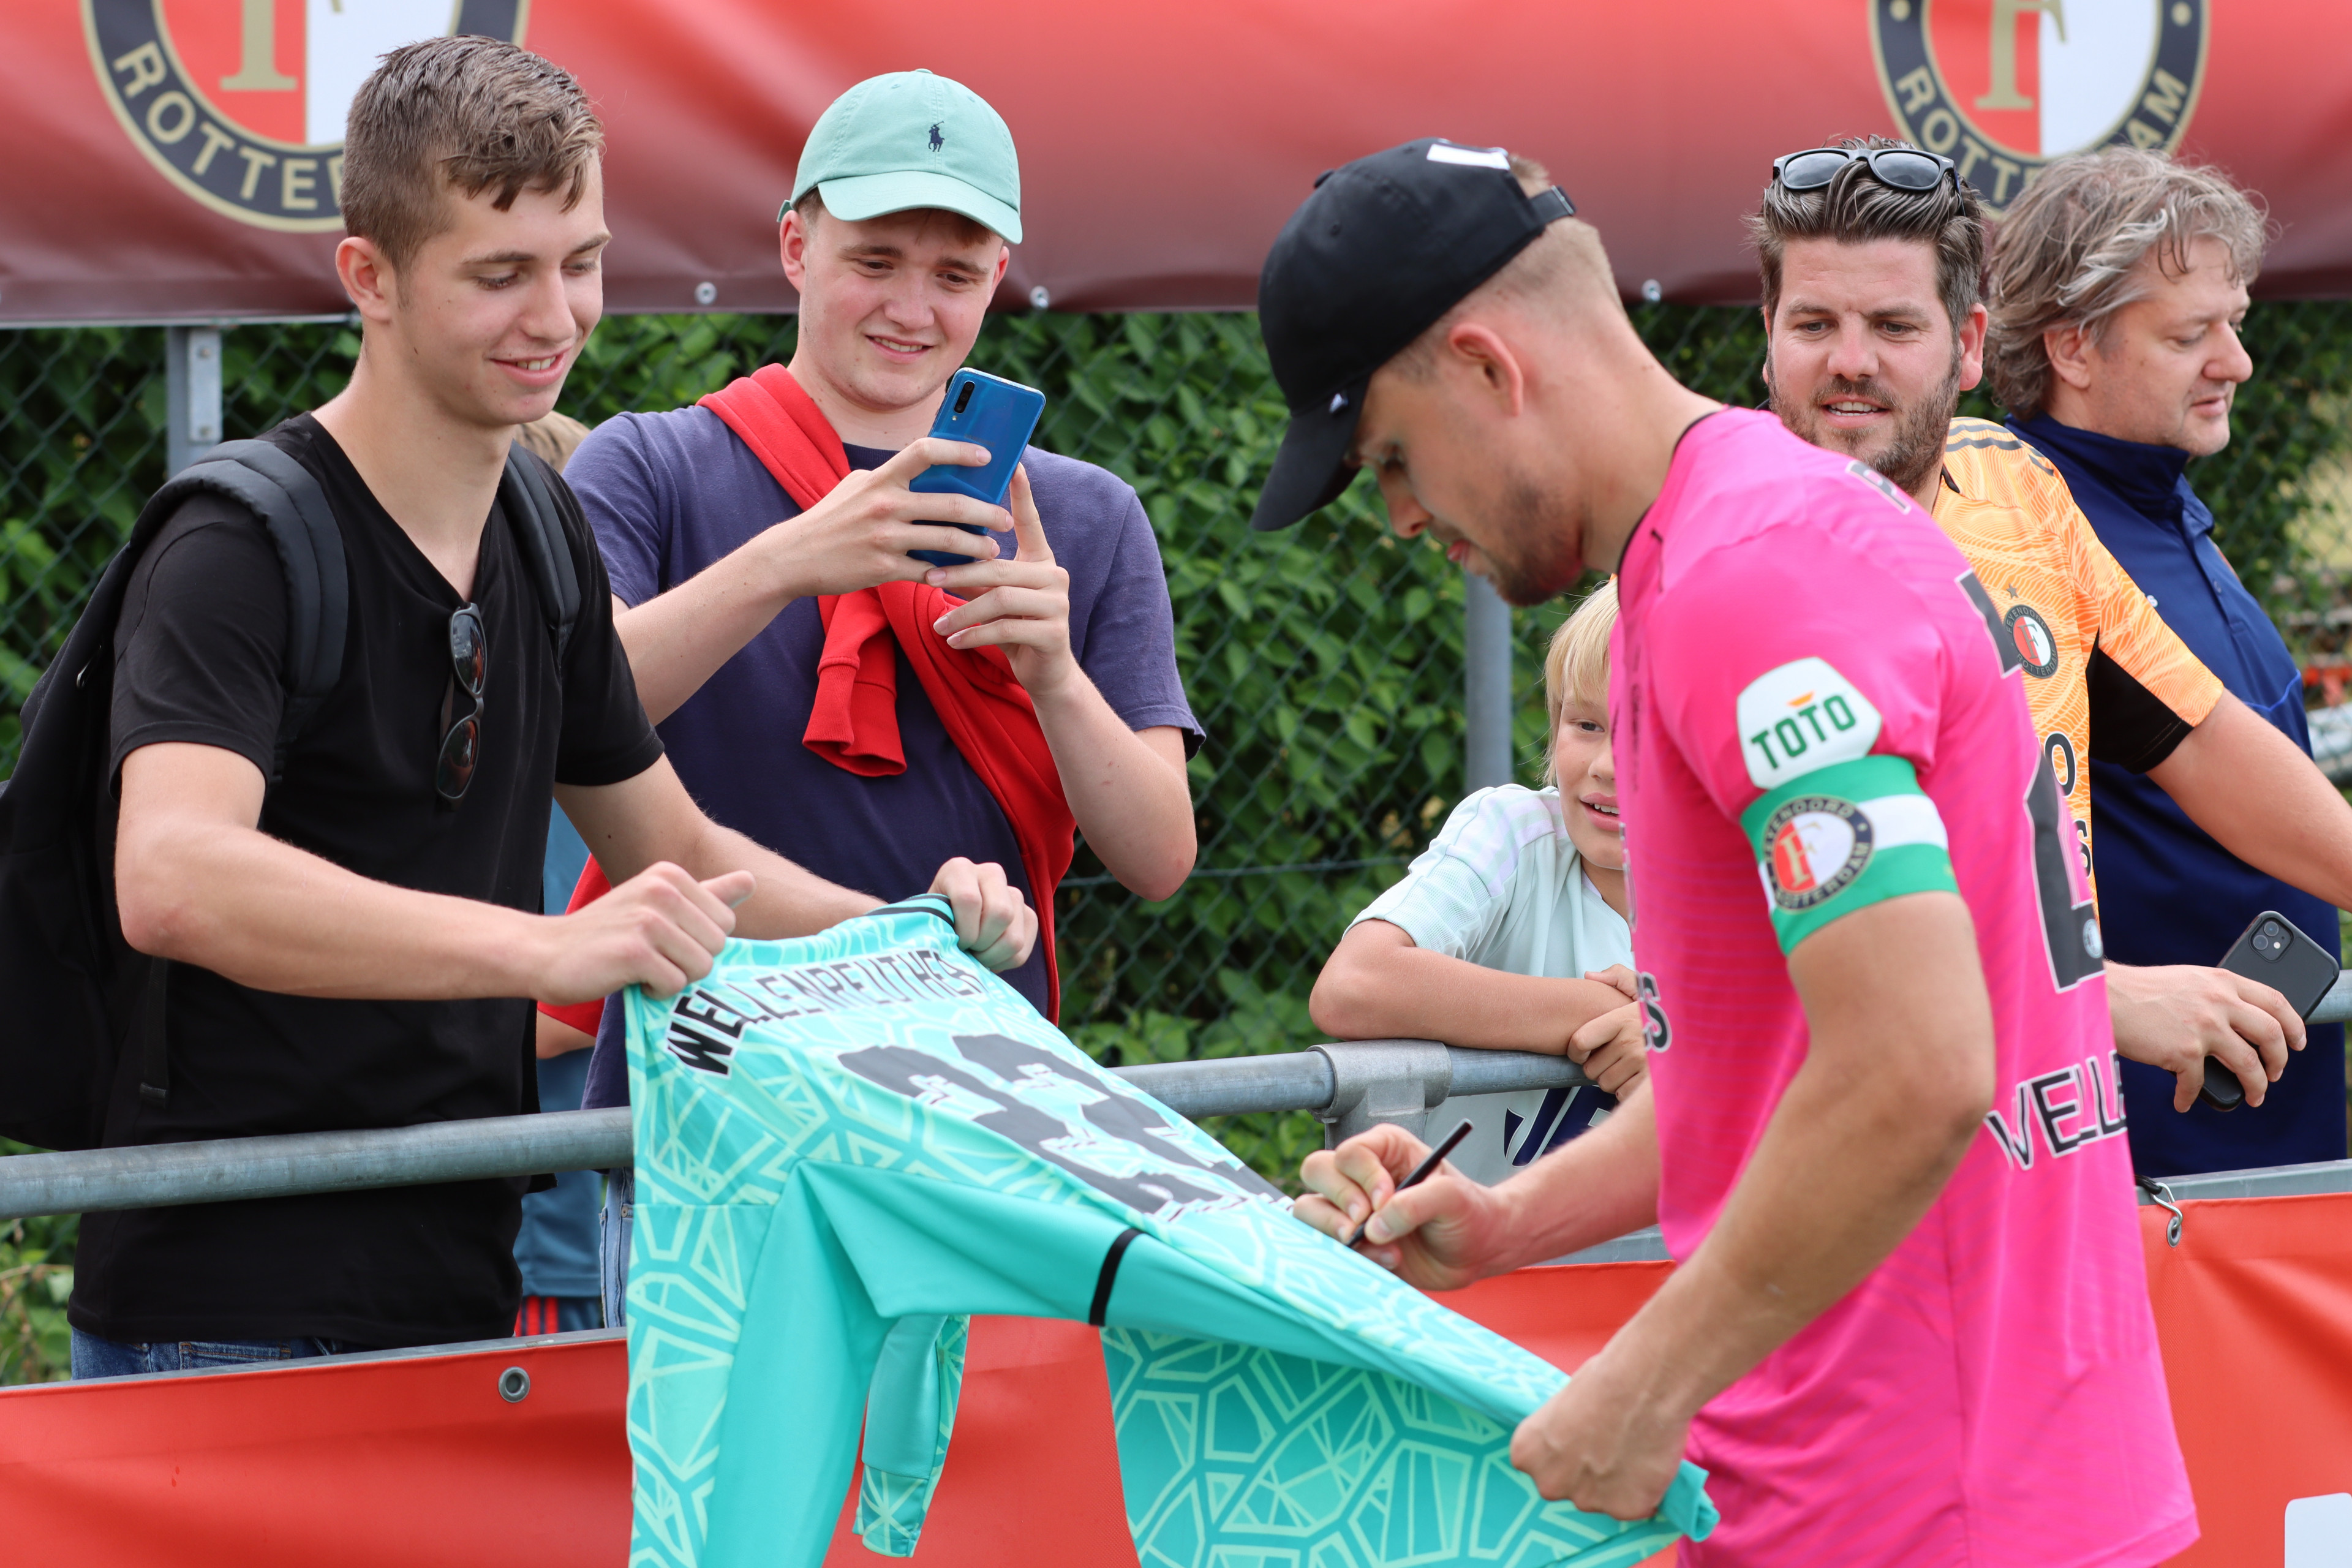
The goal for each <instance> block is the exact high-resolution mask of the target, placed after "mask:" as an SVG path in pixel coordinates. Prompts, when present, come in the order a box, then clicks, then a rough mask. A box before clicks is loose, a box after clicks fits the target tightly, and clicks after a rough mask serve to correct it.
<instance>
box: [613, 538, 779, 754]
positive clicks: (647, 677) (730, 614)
mask: <svg viewBox="0 0 2352 1568" xmlns="http://www.w3.org/2000/svg"><path fill="white" fill-rule="evenodd" d="M794 596H795V595H794V594H793V589H792V587H791V585H790V584H788V583H787V582H786V580H785V574H783V572H782V570H781V569H780V567H779V564H778V563H777V562H776V561H775V560H774V552H773V547H772V545H771V544H770V542H769V539H768V535H767V534H764V533H763V534H761V535H760V536H759V537H757V538H755V539H753V540H751V542H749V543H746V544H744V545H743V546H741V547H740V548H739V549H738V550H736V551H735V552H733V553H732V554H730V555H728V556H726V557H724V558H723V559H720V560H719V561H715V562H713V563H711V564H709V566H706V567H704V568H703V569H702V570H701V571H700V572H698V573H696V574H694V575H693V576H692V577H689V578H688V579H687V580H686V581H685V582H683V583H680V584H678V585H677V587H675V588H672V589H670V590H669V592H667V593H666V594H661V595H656V597H654V598H651V599H648V600H646V602H645V603H644V604H642V605H635V607H631V606H628V605H623V604H622V603H621V602H620V601H619V600H618V599H614V601H613V628H614V630H615V631H616V632H618V633H619V634H620V637H621V646H622V647H624V648H625V649H627V650H628V655H629V671H630V673H631V674H632V675H634V676H635V678H636V682H637V700H639V701H641V702H643V703H644V704H645V705H646V716H647V717H649V718H651V719H652V720H653V721H654V722H655V723H656V724H658V723H660V722H661V721H663V720H665V719H667V718H668V717H669V716H670V715H671V714H672V713H675V712H677V710H678V709H679V708H680V707H682V706H684V705H685V702H686V700H687V699H688V698H689V697H691V696H693V695H694V694H695V693H696V692H697V691H699V690H700V689H702V683H703V682H704V681H706V680H709V679H710V678H711V677H712V676H713V675H716V674H717V673H718V672H719V666H721V665H723V664H725V663H726V662H727V661H728V660H729V659H730V658H734V657H735V656H736V655H737V654H739V653H740V652H742V651H743V647H744V645H745V644H747V643H749V642H750V641H751V639H752V638H753V637H757V636H759V635H760V633H761V631H763V630H765V629H766V627H767V625H768V623H769V622H771V621H772V620H774V619H775V618H776V616H777V615H778V613H779V612H781V611H782V609H783V607H784V606H785V605H788V604H790V603H792V601H793V597H794Z"/></svg>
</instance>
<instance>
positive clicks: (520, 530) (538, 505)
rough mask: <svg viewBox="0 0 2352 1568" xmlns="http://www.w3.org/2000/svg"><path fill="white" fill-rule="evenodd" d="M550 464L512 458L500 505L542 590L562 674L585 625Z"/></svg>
mask: <svg viewBox="0 0 2352 1568" xmlns="http://www.w3.org/2000/svg"><path fill="white" fill-rule="evenodd" d="M550 472H551V470H548V469H547V467H546V464H545V463H544V461H542V460H541V458H537V457H534V456H533V455H532V454H530V453H529V452H526V451H524V450H523V449H522V447H521V446H520V445H519V444H518V445H517V446H515V447H512V448H510V449H509V451H508V453H507V471H506V472H505V473H504V474H503V475H501V476H500V477H499V500H501V501H503V502H505V503H506V511H507V521H508V524H509V526H510V527H512V528H513V530H514V531H515V537H516V538H517V539H519V540H520V541H521V542H522V557H523V560H524V562H525V563H528V564H529V565H530V579H531V583H532V584H533V585H534V586H535V587H537V588H538V590H539V603H540V607H541V609H543V610H545V611H546V612H547V624H548V627H549V629H550V630H551V631H552V632H553V633H554V634H555V660H556V664H557V666H558V667H559V668H561V667H562V662H563V656H564V654H565V653H566V651H568V650H569V649H570V648H571V647H572V626H573V625H574V624H575V623H576V622H578V620H579V619H580V573H579V571H578V569H577V568H576V567H575V566H574V565H573V564H572V542H571V540H569V539H568V538H566V537H565V535H564V531H563V514H562V512H561V511H560V510H557V504H556V500H555V488H554V486H553V485H551V484H550V483H549V482H548V481H549V477H550Z"/></svg>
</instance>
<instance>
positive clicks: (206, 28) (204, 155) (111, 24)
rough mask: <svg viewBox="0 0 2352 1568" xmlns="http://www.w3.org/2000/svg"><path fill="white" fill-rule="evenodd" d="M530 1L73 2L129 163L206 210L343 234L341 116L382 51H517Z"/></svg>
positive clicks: (267, 223) (275, 225) (271, 225)
mask: <svg viewBox="0 0 2352 1568" xmlns="http://www.w3.org/2000/svg"><path fill="white" fill-rule="evenodd" d="M528 5H529V0H454V3H453V0H81V15H82V30H83V32H84V33H85V34H86V35H87V36H88V37H89V55H90V63H91V64H92V65H93V66H94V67H95V68H97V71H98V79H99V80H100V82H102V83H104V84H105V88H106V96H107V101H108V102H109V103H110V104H112V105H113V107H114V113H115V117H116V118H117V119H119V120H121V121H122V128H123V129H124V130H125V131H127V132H130V134H131V140H132V141H134V142H138V143H139V149H140V151H141V152H142V153H146V154H147V157H148V159H149V161H151V162H152V163H154V165H155V166H156V167H157V168H159V169H161V170H162V171H163V174H164V176H165V177H166V178H167V179H169V180H170V181H171V182H172V183H173V184H175V185H177V186H179V187H180V188H181V189H182V190H184V191H185V192H187V193H188V194H189V195H192V196H194V197H195V198H196V200H198V201H200V202H202V203H204V204H205V205H206V206H208V207H211V208H213V209H214V210H215V211H216V212H224V213H226V214H228V215H229V216H231V217H237V218H243V219H244V220H245V221H246V222H247V223H251V224H258V225H260V226H262V227H264V228H280V229H337V228H341V227H342V226H343V218H342V204H341V190H342V182H343V156H342V148H343V116H344V114H345V113H346V112H347V111H348V110H350V108H351V103H352V94H353V93H355V92H357V91H358V90H359V85H360V83H361V82H362V81H364V80H365V79H367V76H368V73H369V72H370V71H373V69H375V68H376V62H377V61H378V60H379V59H381V58H383V55H384V54H386V53H387V52H389V51H390V50H393V49H396V48H398V47H400V46H401V45H403V44H413V43H415V42H416V41H417V40H418V39H420V38H434V37H446V36H448V35H450V34H452V33H459V34H481V35H483V36H486V37H493V38H505V39H509V40H510V41H512V42H514V43H520V42H521V41H522V28H523V19H524V11H525V9H526V7H527V6H528Z"/></svg>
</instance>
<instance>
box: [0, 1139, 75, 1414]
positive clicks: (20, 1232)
mask: <svg viewBox="0 0 2352 1568" xmlns="http://www.w3.org/2000/svg"><path fill="white" fill-rule="evenodd" d="M26 1152H29V1151H28V1150H26V1148H25V1146H24V1145H23V1144H21V1143H12V1142H8V1141H7V1140H6V1139H5V1138H0V1155H4V1154H22V1153H26ZM80 1228H81V1219H80V1217H79V1215H60V1216H57V1217H54V1218H42V1219H19V1220H9V1221H5V1222H0V1384H16V1383H58V1382H61V1381H63V1380H64V1379H65V1378H67V1377H68V1376H70V1375H71V1373H72V1371H73V1363H72V1344H73V1340H72V1333H71V1331H70V1330H68V1328H67V1326H66V1299H67V1298H68V1297H69V1296H71V1295H72V1294H73V1254H74V1235H75V1233H76V1232H77V1231H79V1229H80Z"/></svg>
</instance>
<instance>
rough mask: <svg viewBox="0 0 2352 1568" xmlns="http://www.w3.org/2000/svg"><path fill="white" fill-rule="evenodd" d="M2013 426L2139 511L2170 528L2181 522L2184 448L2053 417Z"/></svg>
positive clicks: (2186, 462) (2017, 422)
mask: <svg viewBox="0 0 2352 1568" xmlns="http://www.w3.org/2000/svg"><path fill="white" fill-rule="evenodd" d="M2010 424H2011V427H2012V428H2013V429H2015V430H2016V432H2017V433H2018V434H2019V435H2021V436H2022V437H2025V438H2026V439H2027V440H2029V441H2031V442H2032V443H2033V444H2034V445H2035V446H2036V447H2040V448H2041V449H2042V451H2044V452H2046V453H2048V454H2049V455H2050V456H2052V457H2053V458H2062V459H2063V460H2065V461H2067V462H2070V463H2073V464H2074V465H2075V466H2076V467H2078V468H2087V469H2089V470H2090V472H2091V473H2092V474H2093V475H2094V476H2095V477H2096V478H2097V479H2100V480H2101V481H2103V482H2104V483H2105V485H2106V487H2107V488H2108V489H2112V490H2113V491H2115V492H2116V496H2117V497H2118V498H2119V499H2121V500H2123V502H2124V503H2125V504H2126V506H2128V507H2130V508H2131V509H2132V510H2134V511H2137V512H2138V513H2139V514H2140V515H2141V516H2143V517H2150V518H2158V519H2161V520H2162V521H2166V522H2174V523H2177V522H2179V521H2180V511H2181V503H2182V502H2183V501H2184V500H2186V499H2187V490H2188V486H2187V485H2186V483H2184V482H2183V481H2184V476H2185V475H2186V473H2187V471H2188V468H2189V454H2188V453H2186V452H2184V451H2182V450H2181V449H2180V448H2179V447H2153V446H2150V445H2148V444H2147V442H2144V441H2119V440H2117V439H2116V437H2113V436H2102V435H2100V434H2099V433H2098V432H2097V431H2095V430H2083V429H2078V428H2076V427H2075V426H2072V425H2061V424H2060V423H2058V421H2057V420H2055V419H2053V418H2052V417H2051V416H2049V415H2047V414H2037V415H2035V416H2033V417H2032V418H2031V419H2013V420H2011V422H2010Z"/></svg>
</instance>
